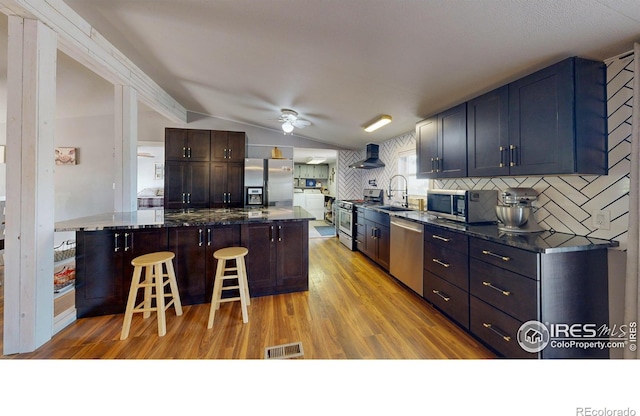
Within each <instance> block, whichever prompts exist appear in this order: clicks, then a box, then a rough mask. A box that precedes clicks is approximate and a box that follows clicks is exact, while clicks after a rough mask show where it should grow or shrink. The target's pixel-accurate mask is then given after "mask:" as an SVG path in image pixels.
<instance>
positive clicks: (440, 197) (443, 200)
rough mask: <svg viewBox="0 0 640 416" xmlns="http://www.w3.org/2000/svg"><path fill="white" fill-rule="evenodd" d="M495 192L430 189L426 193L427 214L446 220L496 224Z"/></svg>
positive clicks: (496, 202) (496, 193)
mask: <svg viewBox="0 0 640 416" xmlns="http://www.w3.org/2000/svg"><path fill="white" fill-rule="evenodd" d="M497 204H498V191H497V190H488V189H483V190H465V189H432V190H429V191H427V213H428V214H431V215H435V216H436V217H440V218H445V219H448V220H453V221H459V222H464V223H468V224H474V223H491V222H497V221H498V218H497V217H496V205H497Z"/></svg>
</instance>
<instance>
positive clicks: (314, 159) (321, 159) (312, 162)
mask: <svg viewBox="0 0 640 416" xmlns="http://www.w3.org/2000/svg"><path fill="white" fill-rule="evenodd" d="M325 160H327V159H325V158H324V157H310V158H308V159H307V165H319V164H320V163H322V162H324V161H325Z"/></svg>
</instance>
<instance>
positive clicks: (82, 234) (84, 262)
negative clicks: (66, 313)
mask: <svg viewBox="0 0 640 416" xmlns="http://www.w3.org/2000/svg"><path fill="white" fill-rule="evenodd" d="M167 244H168V236H167V229H166V228H145V229H139V230H117V231H114V230H104V231H78V232H77V233H76V309H77V316H78V318H83V317H87V316H99V315H112V314H118V313H124V309H125V306H126V303H127V296H128V295H129V288H130V286H131V278H132V276H133V266H132V265H131V260H133V259H134V258H135V257H137V256H141V255H143V254H147V253H151V252H154V251H165V250H166V249H167Z"/></svg>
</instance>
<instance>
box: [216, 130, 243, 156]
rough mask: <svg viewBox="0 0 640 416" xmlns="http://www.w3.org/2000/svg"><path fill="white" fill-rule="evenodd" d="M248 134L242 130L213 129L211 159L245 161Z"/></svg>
mask: <svg viewBox="0 0 640 416" xmlns="http://www.w3.org/2000/svg"><path fill="white" fill-rule="evenodd" d="M246 146H247V135H246V133H245V132H240V131H221V130H212V131H211V161H218V162H230V161H237V162H241V161H244V158H245V149H246Z"/></svg>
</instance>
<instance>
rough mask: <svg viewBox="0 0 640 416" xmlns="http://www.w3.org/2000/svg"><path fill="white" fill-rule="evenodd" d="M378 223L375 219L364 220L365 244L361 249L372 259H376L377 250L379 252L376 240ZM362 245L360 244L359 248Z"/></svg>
mask: <svg viewBox="0 0 640 416" xmlns="http://www.w3.org/2000/svg"><path fill="white" fill-rule="evenodd" d="M377 230H378V228H377V224H376V223H375V222H373V221H369V220H365V221H364V239H365V242H364V246H363V247H362V248H363V250H361V251H362V252H363V253H364V254H366V255H367V256H368V257H369V258H370V259H371V260H373V261H376V257H377V252H378V242H377V241H376V238H377V237H376V233H377ZM360 248H361V247H360V246H359V245H358V249H360Z"/></svg>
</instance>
